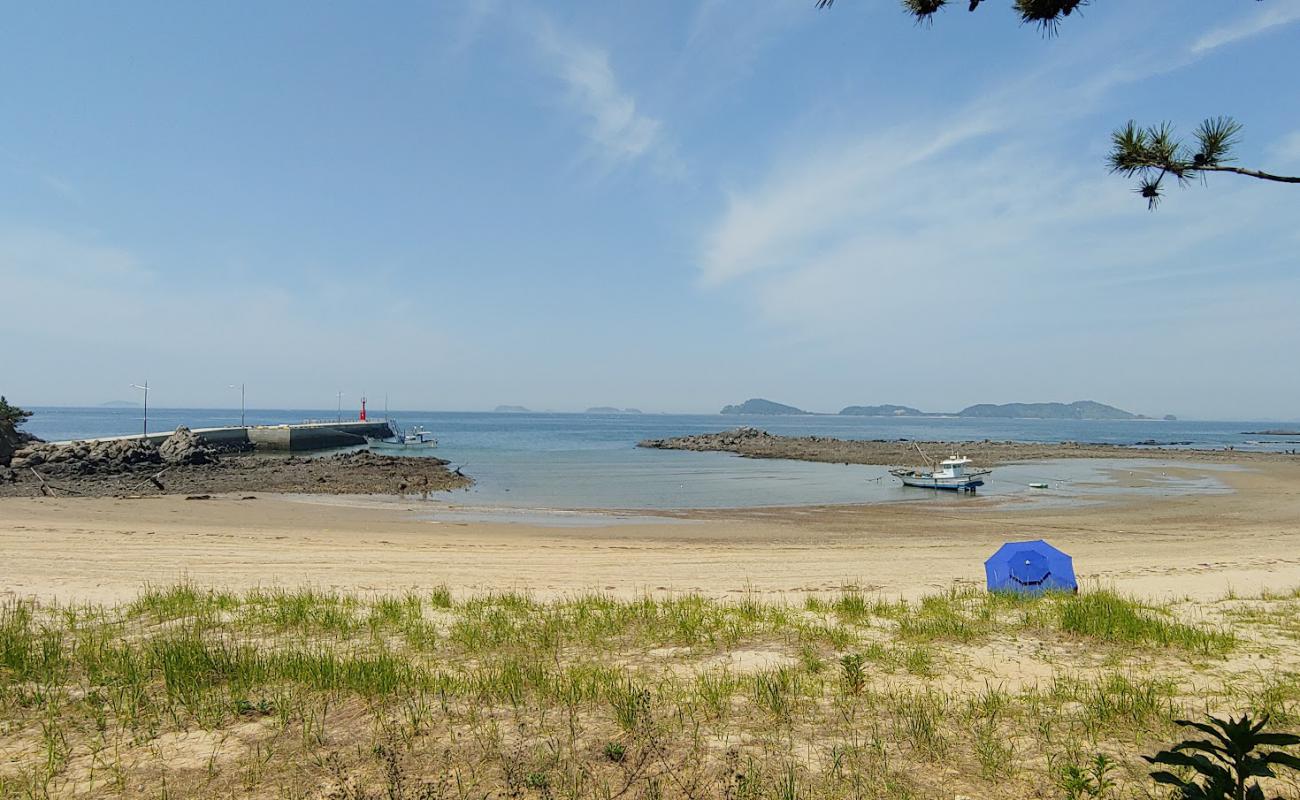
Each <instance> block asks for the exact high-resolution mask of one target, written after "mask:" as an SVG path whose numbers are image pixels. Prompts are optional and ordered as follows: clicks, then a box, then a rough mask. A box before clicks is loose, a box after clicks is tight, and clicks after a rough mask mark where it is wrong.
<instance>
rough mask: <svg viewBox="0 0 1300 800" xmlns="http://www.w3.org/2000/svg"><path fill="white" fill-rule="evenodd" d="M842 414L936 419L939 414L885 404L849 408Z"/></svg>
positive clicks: (841, 412) (846, 415)
mask: <svg viewBox="0 0 1300 800" xmlns="http://www.w3.org/2000/svg"><path fill="white" fill-rule="evenodd" d="M840 414H841V415H842V416H845V417H935V416H939V415H938V414H928V413H926V412H924V411H920V410H918V409H915V408H912V407H911V406H894V405H889V404H885V405H883V406H848V407H846V408H842V409H840Z"/></svg>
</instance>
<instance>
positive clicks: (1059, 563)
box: [984, 539, 1079, 594]
mask: <svg viewBox="0 0 1300 800" xmlns="http://www.w3.org/2000/svg"><path fill="white" fill-rule="evenodd" d="M984 573H985V574H986V575H987V576H988V579H989V591H990V592H1024V593H1028V594H1037V593H1039V592H1048V591H1064V592H1074V591H1078V589H1079V583H1078V581H1076V580H1075V579H1074V559H1072V558H1070V556H1069V555H1067V554H1066V553H1063V552H1061V551H1060V550H1057V549H1056V548H1055V547H1052V546H1051V545H1050V544H1048V543H1047V542H1045V541H1043V540H1042V539H1035V540H1033V541H1032V542H1007V543H1006V544H1004V545H1002V546H1001V547H999V548H998V551H997V552H996V553H994V554H993V555H992V556H989V559H988V561H985V562H984Z"/></svg>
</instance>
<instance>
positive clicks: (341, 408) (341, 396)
mask: <svg viewBox="0 0 1300 800" xmlns="http://www.w3.org/2000/svg"><path fill="white" fill-rule="evenodd" d="M338 395H339V412H338V413H339V416H338V419H336V420H334V421H335V422H342V421H343V393H342V392H339V393H338Z"/></svg>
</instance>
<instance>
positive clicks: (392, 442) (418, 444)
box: [370, 425, 438, 450]
mask: <svg viewBox="0 0 1300 800" xmlns="http://www.w3.org/2000/svg"><path fill="white" fill-rule="evenodd" d="M396 431H397V435H396V436H393V437H392V438H389V439H371V440H370V447H371V448H372V449H378V450H407V449H416V448H421V449H422V448H430V447H437V446H438V440H437V439H435V438H434V436H433V432H432V431H429V430H426V429H425V428H424V426H422V425H415V426H413V427H412V428H411V429H410V430H406V431H403V430H402V429H400V428H396Z"/></svg>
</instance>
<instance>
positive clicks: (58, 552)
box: [0, 462, 1300, 602]
mask: <svg viewBox="0 0 1300 800" xmlns="http://www.w3.org/2000/svg"><path fill="white" fill-rule="evenodd" d="M1208 466H1210V465H1207V467H1208ZM1188 469H1190V470H1195V469H1196V467H1195V465H1194V464H1191V465H1188ZM1215 475H1216V477H1217V478H1219V479H1221V480H1222V481H1224V482H1225V483H1226V484H1228V485H1229V486H1230V487H1231V488H1232V489H1233V491H1232V492H1224V493H1209V494H1185V495H1176V496H1163V497H1162V496H1153V495H1142V494H1124V495H1117V496H1115V497H1111V498H1107V499H1105V500H1104V501H1102V502H1100V503H1097V504H1095V505H1089V506H1086V507H1068V506H1059V507H1058V506H1048V507H1041V508H1030V509H1011V508H1008V507H1007V506H1006V505H1005V504H998V503H987V504H957V505H948V504H931V503H882V504H876V505H852V506H807V507H765V508H751V509H725V510H718V509H701V510H690V511H653V512H635V517H636V518H635V519H632V520H622V519H618V520H615V518H614V517H613V516H605V517H599V518H597V519H596V520H594V521H592V520H591V519H582V520H578V519H577V518H575V520H574V524H568V525H565V524H555V525H552V524H537V523H536V522H535V521H525V522H502V521H500V520H486V519H455V518H447V519H429V518H428V517H429V516H430V515H431V513H432V512H433V510H434V509H431V508H430V505H429V504H427V503H425V502H422V501H418V500H411V499H402V498H387V497H360V498H354V497H352V496H349V495H340V496H337V497H324V496H319V495H314V496H310V497H295V496H291V495H276V494H266V493H257V494H256V495H254V497H255V498H256V499H255V500H242V499H241V497H242V496H243V495H224V496H213V497H212V498H211V499H208V500H205V501H202V502H191V501H187V500H186V499H185V497H184V496H182V495H166V496H162V495H153V496H148V497H141V498H138V499H124V498H116V497H101V498H69V497H58V498H34V497H27V498H20V497H6V498H0V546H3V548H4V550H5V552H6V554H8V555H7V564H6V569H5V581H4V586H3V590H4V592H5V593H6V594H7V595H9V596H11V597H13V596H16V597H36V598H50V599H60V600H69V601H72V600H76V601H81V600H88V601H105V602H116V601H121V600H126V599H128V598H130V597H132V596H134V595H135V594H136V593H138V592H139V591H140V590H141V589H142V588H143V587H144V586H145V585H146V584H151V585H165V584H171V583H175V582H177V581H185V580H188V581H193V582H196V583H199V584H204V585H213V586H223V587H229V588H233V589H240V588H256V587H266V586H318V587H321V588H324V589H331V590H339V591H359V592H363V593H391V592H400V591H406V590H418V589H427V588H428V587H430V586H437V585H446V586H448V587H450V588H451V589H452V591H454V592H456V593H457V594H458V595H470V594H477V593H486V592H500V591H507V590H518V591H526V592H530V593H534V594H536V595H537V596H539V597H543V598H546V597H564V596H571V595H576V594H580V593H584V592H590V591H597V592H604V593H610V594H614V595H617V596H620V597H635V596H639V595H642V594H653V595H669V594H682V593H700V594H704V595H707V596H711V597H735V596H739V595H744V594H746V593H752V594H755V595H761V596H767V597H799V596H803V595H809V594H813V595H823V594H828V593H834V592H837V591H839V589H840V588H841V587H843V586H845V585H858V586H861V587H863V588H864V589H865V590H869V591H871V592H873V593H879V594H882V595H885V596H903V597H916V596H919V595H922V594H926V593H933V592H936V591H945V590H947V589H949V588H953V587H963V586H980V585H982V580H983V566H982V565H983V560H984V558H986V557H987V556H988V554H989V553H991V552H993V550H994V549H996V547H997V546H998V545H999V544H1001V543H1002V542H1003V541H1007V540H1013V539H1036V538H1048V539H1049V540H1051V541H1052V542H1053V543H1054V544H1056V545H1057V546H1059V547H1061V548H1062V549H1064V550H1066V551H1067V552H1069V553H1071V554H1072V555H1073V556H1075V558H1076V565H1077V569H1078V573H1079V575H1080V578H1081V579H1083V580H1085V581H1090V582H1097V583H1100V584H1101V585H1106V586H1113V587H1115V588H1117V589H1119V590H1121V591H1125V592H1130V593H1134V594H1137V595H1140V596H1145V597H1166V598H1167V597H1182V596H1196V597H1202V598H1217V597H1221V596H1223V595H1224V594H1226V593H1227V592H1228V591H1229V590H1230V589H1231V590H1236V591H1244V592H1252V591H1257V590H1260V589H1265V588H1268V589H1277V590H1285V589H1289V588H1292V587H1295V586H1300V556H1297V553H1300V493H1297V492H1295V491H1294V487H1295V485H1296V484H1297V481H1300V464H1297V463H1294V462H1291V463H1278V462H1259V463H1257V464H1252V465H1250V469H1245V470H1232V471H1222V470H1219V471H1216V472H1215ZM604 513H606V514H608V513H609V512H604ZM614 513H615V514H617V513H618V512H614ZM557 516H558V515H557ZM586 516H587V517H591V516H594V515H592V514H587V515H586ZM557 521H559V520H557ZM579 521H580V522H582V523H583V524H576V523H577V522H579ZM682 521H689V522H691V523H692V524H682ZM588 523H590V524H588ZM1243 541H1249V542H1250V543H1251V546H1250V547H1249V548H1243V547H1242V546H1241V545H1242V542H1243Z"/></svg>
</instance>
